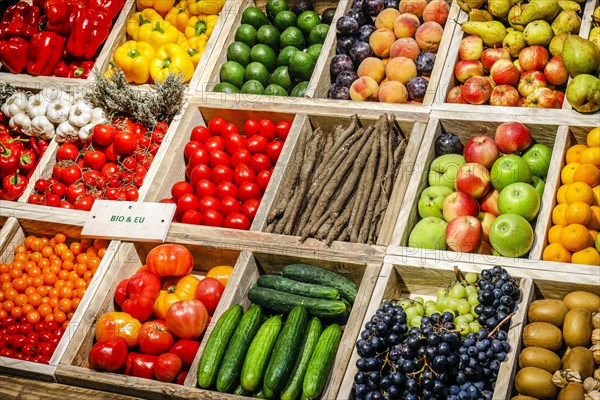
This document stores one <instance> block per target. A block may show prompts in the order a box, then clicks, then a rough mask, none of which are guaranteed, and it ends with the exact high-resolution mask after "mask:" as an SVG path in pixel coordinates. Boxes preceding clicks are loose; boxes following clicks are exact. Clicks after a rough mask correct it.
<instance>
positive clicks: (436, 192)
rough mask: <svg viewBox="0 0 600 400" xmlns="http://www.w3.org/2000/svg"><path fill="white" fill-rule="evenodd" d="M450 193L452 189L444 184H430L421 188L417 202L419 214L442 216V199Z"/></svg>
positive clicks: (422, 215)
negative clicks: (425, 187) (421, 191)
mask: <svg viewBox="0 0 600 400" xmlns="http://www.w3.org/2000/svg"><path fill="white" fill-rule="evenodd" d="M450 193H452V189H450V188H448V187H446V186H430V187H428V188H427V189H425V190H423V193H421V198H420V199H419V203H418V209H419V215H420V216H421V218H425V217H438V218H444V214H442V208H443V207H444V199H445V198H446V196H448V195H449V194H450Z"/></svg>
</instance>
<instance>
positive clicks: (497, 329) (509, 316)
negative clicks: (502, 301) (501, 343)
mask: <svg viewBox="0 0 600 400" xmlns="http://www.w3.org/2000/svg"><path fill="white" fill-rule="evenodd" d="M513 315H515V313H511V314H508V315H507V316H506V317H505V318H504V319H503V320H502V321H500V323H499V324H498V326H496V327H495V328H494V329H493V330H492V331H491V332H490V334H489V335H488V338H491V337H493V336H494V334H495V333H496V332H498V331H499V330H500V328H502V325H504V324H505V323H507V322H508V321H510V319H511V318H512V316H513Z"/></svg>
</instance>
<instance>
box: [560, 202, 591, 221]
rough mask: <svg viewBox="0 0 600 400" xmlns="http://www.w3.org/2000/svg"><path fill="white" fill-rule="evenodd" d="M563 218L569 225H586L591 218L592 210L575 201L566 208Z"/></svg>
mask: <svg viewBox="0 0 600 400" xmlns="http://www.w3.org/2000/svg"><path fill="white" fill-rule="evenodd" d="M565 218H566V220H567V223H569V224H581V225H586V226H587V224H588V222H590V219H591V218H592V209H591V208H590V206H589V205H587V204H585V203H584V202H582V201H576V202H575V203H571V204H569V205H568V206H567V209H566V210H565Z"/></svg>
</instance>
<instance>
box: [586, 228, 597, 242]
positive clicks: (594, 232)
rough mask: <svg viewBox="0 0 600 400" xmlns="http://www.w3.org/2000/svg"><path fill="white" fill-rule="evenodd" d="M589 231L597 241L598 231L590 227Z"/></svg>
mask: <svg viewBox="0 0 600 400" xmlns="http://www.w3.org/2000/svg"><path fill="white" fill-rule="evenodd" d="M588 232H589V233H590V236H591V237H592V240H594V242H595V241H596V238H597V237H598V231H597V230H594V229H588Z"/></svg>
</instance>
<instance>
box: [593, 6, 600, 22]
mask: <svg viewBox="0 0 600 400" xmlns="http://www.w3.org/2000/svg"><path fill="white" fill-rule="evenodd" d="M592 19H593V20H594V22H595V23H597V24H600V6H598V7H596V9H595V10H594V14H593V15H592Z"/></svg>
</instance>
